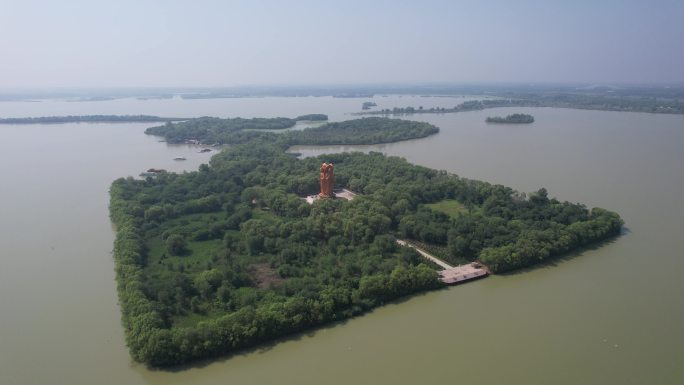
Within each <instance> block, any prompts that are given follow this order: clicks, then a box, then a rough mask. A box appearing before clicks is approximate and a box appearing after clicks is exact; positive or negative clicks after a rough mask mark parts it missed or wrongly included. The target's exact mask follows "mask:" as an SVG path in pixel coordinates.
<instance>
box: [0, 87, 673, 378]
mask: <svg viewBox="0 0 684 385" xmlns="http://www.w3.org/2000/svg"><path fill="white" fill-rule="evenodd" d="M462 100H463V99H458V98H418V97H403V98H399V97H392V96H391V97H388V98H380V97H376V98H375V99H374V101H376V102H377V103H378V104H379V107H380V108H386V107H389V108H391V107H394V106H417V105H424V106H426V107H430V106H444V107H447V106H452V105H455V104H458V103H460V102H461V101H462ZM362 101H363V100H361V99H333V98H259V99H256V98H255V99H221V100H187V101H186V100H154V101H137V100H130V99H129V100H118V101H107V102H84V103H73V102H72V103H66V102H51V101H50V102H48V101H46V102H41V103H9V102H6V103H0V116H39V115H55V114H59V115H66V114H93V113H117V114H137V113H146V114H159V115H167V116H169V115H175V116H179V115H183V116H199V115H215V116H245V117H247V116H296V115H299V114H304V113H328V114H329V115H330V116H331V118H333V119H335V120H341V119H347V118H350V116H348V115H347V113H348V112H353V111H358V110H359V109H360V105H361V102H362ZM511 112H529V113H532V114H533V115H534V116H535V118H536V122H535V123H534V124H532V125H526V126H507V125H487V124H485V123H484V118H485V117H486V116H488V115H501V114H507V113H511ZM411 118H413V119H417V120H426V121H429V122H432V123H434V124H436V125H438V126H439V127H440V128H441V129H442V131H441V132H440V133H439V134H438V135H436V136H433V137H430V138H426V139H422V140H416V141H407V142H402V143H395V144H389V145H382V146H358V147H339V146H333V147H324V148H295V149H292V151H296V152H301V153H303V154H304V155H311V154H318V153H324V152H332V151H341V150H351V149H362V150H375V151H382V152H385V153H388V154H392V155H399V156H403V157H406V158H407V159H409V160H410V161H412V162H415V163H418V164H422V165H426V166H429V167H435V168H440V169H446V170H449V171H451V172H455V173H457V174H459V175H462V176H466V177H471V178H477V179H483V180H487V181H490V182H494V183H501V184H505V185H509V186H512V187H514V188H516V189H519V190H522V191H533V190H537V189H538V188H539V187H542V186H544V187H546V188H547V189H548V190H549V192H550V195H554V196H556V197H558V198H559V199H562V200H570V201H579V202H582V203H586V204H587V205H588V206H602V207H606V208H608V209H611V210H615V211H618V212H619V213H620V214H621V215H622V216H623V218H624V219H625V220H626V222H627V224H626V232H625V234H624V235H623V236H621V237H620V238H618V239H616V240H614V241H612V242H609V243H607V244H605V245H603V246H602V247H600V248H595V249H590V250H585V251H583V252H581V253H577V254H575V255H572V256H569V257H568V258H564V259H561V260H559V261H557V262H556V263H554V264H551V265H548V266H544V267H541V268H538V269H534V270H531V271H526V272H522V273H518V274H514V275H510V276H503V277H491V278H488V279H486V280H482V281H477V282H474V283H470V284H467V285H463V286H458V287H453V288H450V289H447V290H442V291H438V292H432V293H428V294H425V295H420V296H416V297H413V298H410V299H407V300H405V301H402V302H400V303H396V304H391V305H388V306H385V307H383V308H380V309H377V310H376V311H374V312H372V313H370V314H368V315H365V316H363V317H359V318H356V319H352V320H349V321H347V322H345V323H343V324H337V325H330V326H329V327H325V328H321V329H318V330H315V331H312V332H311V333H307V334H302V335H298V336H295V337H293V338H290V339H287V340H284V341H281V342H280V343H277V344H272V345H268V346H263V347H261V348H259V349H254V350H250V351H246V352H243V353H241V354H238V355H235V356H232V357H228V358H224V359H221V360H218V361H215V362H213V363H208V364H204V365H197V366H194V367H191V368H184V369H182V370H178V371H173V372H170V371H150V370H148V369H146V368H145V367H144V366H141V365H138V364H135V363H132V362H131V361H130V358H129V355H128V351H127V349H126V347H125V345H124V340H123V331H122V329H121V325H120V321H119V317H120V314H119V309H118V306H117V298H116V291H115V283H114V271H113V262H112V257H111V253H110V251H111V248H112V241H113V232H112V229H111V225H110V222H109V219H108V217H107V215H108V212H107V204H108V196H107V189H108V187H109V184H110V183H111V181H112V180H113V179H115V178H117V177H119V176H126V175H137V174H138V173H139V172H141V171H143V170H144V169H147V168H149V167H157V168H166V169H170V170H176V171H182V170H191V169H195V168H196V167H197V166H198V165H199V164H201V163H203V162H206V161H208V159H209V156H210V155H209V154H199V153H197V149H196V148H192V147H187V146H173V147H172V146H168V145H167V144H166V143H159V142H158V141H157V139H156V138H151V137H147V136H145V135H144V134H143V130H144V128H146V127H147V126H148V125H147V124H66V125H34V126H0V135H1V136H0V137H2V141H0V175H2V176H3V178H2V179H3V182H2V184H1V185H0V186H1V188H0V198H1V199H2V200H1V202H2V204H0V245H1V246H2V251H1V252H0V309H1V313H0V384H3V385H4V384H7V385H14V384H18V385H23V384H70V385H71V384H188V383H193V384H226V383H230V384H321V383H326V384H352V383H353V384H392V385H398V384H417V383H426V384H430V383H464V384H496V383H508V384H551V383H553V384H644V383H652V384H674V383H681V382H682V381H683V380H684V370H682V368H681V362H684V354H683V353H682V352H681V348H680V347H681V345H682V343H684V331H682V328H681V325H682V324H684V300H683V299H682V295H681V293H682V292H684V283H683V280H682V273H683V272H684V255H683V254H682V251H681V250H682V247H681V234H682V233H684V220H682V218H684V205H682V204H681V197H682V196H683V195H684V172H682V171H681V170H682V166H684V155H683V154H684V148H683V147H684V116H663V115H649V114H637V113H614V112H599V111H578V110H565V109H514V110H505V109H501V110H494V111H492V110H490V111H480V112H470V113H461V114H446V115H416V116H412V117H411ZM176 156H185V157H186V158H188V160H187V161H185V162H174V161H173V160H172V158H174V157H176Z"/></svg>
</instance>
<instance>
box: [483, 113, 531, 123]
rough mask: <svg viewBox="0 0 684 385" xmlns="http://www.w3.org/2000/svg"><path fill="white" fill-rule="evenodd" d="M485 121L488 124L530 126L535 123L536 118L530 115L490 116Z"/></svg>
mask: <svg viewBox="0 0 684 385" xmlns="http://www.w3.org/2000/svg"><path fill="white" fill-rule="evenodd" d="M485 121H486V122H487V123H503V124H529V123H534V116H532V115H528V114H511V115H507V116H506V117H502V116H488V117H487V119H486V120H485Z"/></svg>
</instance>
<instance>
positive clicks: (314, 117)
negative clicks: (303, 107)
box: [295, 114, 328, 122]
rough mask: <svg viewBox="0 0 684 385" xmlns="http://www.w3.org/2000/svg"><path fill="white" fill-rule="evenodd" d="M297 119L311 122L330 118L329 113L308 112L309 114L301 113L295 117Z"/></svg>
mask: <svg viewBox="0 0 684 385" xmlns="http://www.w3.org/2000/svg"><path fill="white" fill-rule="evenodd" d="M295 120H297V121H300V120H301V121H310V122H315V121H323V120H328V115H326V114H308V115H299V116H298V117H296V118H295Z"/></svg>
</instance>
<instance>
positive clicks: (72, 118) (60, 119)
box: [0, 115, 188, 124]
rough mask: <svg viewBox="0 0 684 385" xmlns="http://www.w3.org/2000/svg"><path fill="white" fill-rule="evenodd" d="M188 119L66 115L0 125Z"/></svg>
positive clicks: (3, 121)
mask: <svg viewBox="0 0 684 385" xmlns="http://www.w3.org/2000/svg"><path fill="white" fill-rule="evenodd" d="M183 120H188V118H165V117H159V116H152V115H68V116H41V117H28V118H3V119H0V124H60V123H147V122H179V121H183Z"/></svg>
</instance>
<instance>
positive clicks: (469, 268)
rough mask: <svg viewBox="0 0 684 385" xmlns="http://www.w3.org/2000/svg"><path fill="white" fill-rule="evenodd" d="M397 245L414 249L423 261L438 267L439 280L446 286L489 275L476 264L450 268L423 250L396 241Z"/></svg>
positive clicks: (401, 241) (482, 267)
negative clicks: (425, 260) (439, 268)
mask: <svg viewBox="0 0 684 385" xmlns="http://www.w3.org/2000/svg"><path fill="white" fill-rule="evenodd" d="M397 243H398V244H400V245H402V246H407V247H410V248H412V249H415V250H416V251H417V252H418V253H419V254H420V255H422V256H423V257H424V258H425V259H428V260H429V261H431V262H432V263H434V264H436V265H438V266H440V267H441V268H442V269H443V270H440V271H439V279H440V280H441V281H442V282H444V283H446V284H447V285H455V284H458V283H462V282H467V281H471V280H474V279H479V278H484V277H486V276H488V275H489V270H487V268H486V267H485V266H483V265H482V264H480V263H478V262H471V263H469V264H467V265H459V266H451V265H449V264H448V263H446V262H444V261H442V260H441V259H439V258H437V257H435V256H434V255H432V254H430V253H428V252H427V251H425V250H422V249H419V248H418V247H416V246H414V245H412V244H411V243H409V242H407V241H404V240H401V239H397Z"/></svg>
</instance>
